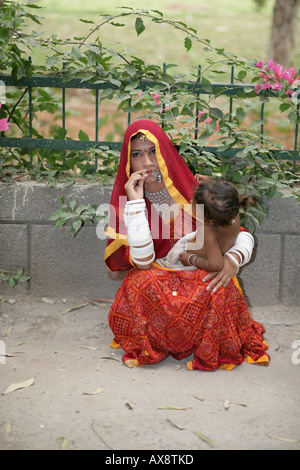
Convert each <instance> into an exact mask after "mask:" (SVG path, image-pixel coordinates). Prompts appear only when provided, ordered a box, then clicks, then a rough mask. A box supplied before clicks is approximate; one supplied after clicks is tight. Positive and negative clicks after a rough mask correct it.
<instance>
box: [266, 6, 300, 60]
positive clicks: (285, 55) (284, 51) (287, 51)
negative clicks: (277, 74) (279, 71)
mask: <svg viewBox="0 0 300 470" xmlns="http://www.w3.org/2000/svg"><path fill="white" fill-rule="evenodd" d="M299 5H300V0H276V2H275V6H274V12H273V25H272V34H271V41H270V51H269V58H270V59H273V60H274V62H278V63H279V64H281V65H284V66H285V67H290V66H292V65H293V64H292V61H293V50H294V38H295V30H296V25H297V13H298V7H299Z"/></svg>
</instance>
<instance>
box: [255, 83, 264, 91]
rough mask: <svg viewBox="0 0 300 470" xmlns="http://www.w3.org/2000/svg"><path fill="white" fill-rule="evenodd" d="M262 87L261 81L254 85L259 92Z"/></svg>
mask: <svg viewBox="0 0 300 470" xmlns="http://www.w3.org/2000/svg"><path fill="white" fill-rule="evenodd" d="M261 89H262V84H261V83H257V85H255V87H254V90H255V91H256V93H257V94H258V93H259V92H260V90H261Z"/></svg>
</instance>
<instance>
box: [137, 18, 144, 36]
mask: <svg viewBox="0 0 300 470" xmlns="http://www.w3.org/2000/svg"><path fill="white" fill-rule="evenodd" d="M145 29H146V28H145V25H144V22H143V20H142V18H140V17H138V18H137V19H136V20H135V30H136V33H137V35H138V36H139V35H140V34H142V32H143V31H145Z"/></svg>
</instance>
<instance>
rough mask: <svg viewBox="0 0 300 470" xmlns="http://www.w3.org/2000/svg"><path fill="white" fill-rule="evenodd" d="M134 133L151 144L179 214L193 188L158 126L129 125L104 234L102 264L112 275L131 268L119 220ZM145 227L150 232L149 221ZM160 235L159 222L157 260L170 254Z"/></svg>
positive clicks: (145, 122) (192, 181) (191, 179)
mask: <svg viewBox="0 0 300 470" xmlns="http://www.w3.org/2000/svg"><path fill="white" fill-rule="evenodd" d="M138 132H142V133H143V134H144V135H145V136H146V137H147V139H148V140H150V141H151V142H153V143H154V144H155V150H156V157H157V161H158V165H159V168H160V171H161V174H162V177H163V180H164V183H165V185H166V187H167V189H168V192H169V194H170V196H171V197H172V199H173V200H174V201H175V202H176V203H177V204H179V205H180V206H181V207H182V209H183V210H185V207H184V206H185V205H188V204H189V203H190V200H191V198H192V195H193V191H194V188H195V187H196V186H197V183H196V180H195V178H194V176H193V174H192V172H191V171H190V170H189V168H188V167H187V165H186V164H185V162H184V161H183V159H182V157H181V156H180V155H179V153H178V151H177V150H176V148H175V146H174V145H173V143H172V142H171V140H170V139H169V137H168V136H167V135H166V134H165V132H164V131H163V130H162V129H161V127H160V126H159V125H158V124H156V123H155V122H152V121H148V120H140V121H136V122H134V123H132V124H131V125H130V126H129V127H128V129H127V130H126V132H125V135H124V140H123V145H122V149H121V155H120V163H119V168H118V173H117V176H116V180H115V184H114V187H113V190H112V196H111V200H110V221H109V225H108V228H107V231H106V234H107V235H108V236H109V240H108V242H107V246H106V250H105V262H106V264H107V266H108V267H109V269H111V270H112V271H123V270H127V269H129V268H132V263H131V262H130V257H129V247H128V242H127V237H126V227H125V224H124V218H123V213H124V206H125V203H126V200H127V195H126V191H125V189H124V185H125V183H126V182H127V180H128V178H129V176H130V141H131V140H130V139H131V137H132V136H134V135H135V134H137V133H138ZM146 204H147V208H148V214H149V213H150V211H149V208H150V206H151V203H150V202H149V201H148V200H147V199H146ZM186 207H187V206H186ZM149 225H150V229H151V230H152V229H153V227H151V221H150V220H149ZM163 231H164V224H163V223H162V222H161V221H160V226H159V233H161V236H159V237H154V239H153V242H154V248H155V253H156V257H157V258H161V257H163V256H166V254H167V253H168V252H169V250H170V240H169V238H168V237H165V236H163Z"/></svg>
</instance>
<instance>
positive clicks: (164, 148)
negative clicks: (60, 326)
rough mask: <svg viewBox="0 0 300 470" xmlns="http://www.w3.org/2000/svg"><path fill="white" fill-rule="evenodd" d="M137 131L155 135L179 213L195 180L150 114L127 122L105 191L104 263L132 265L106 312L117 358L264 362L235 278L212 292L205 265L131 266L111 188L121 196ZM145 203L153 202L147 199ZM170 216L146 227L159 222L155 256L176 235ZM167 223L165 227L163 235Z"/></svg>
mask: <svg viewBox="0 0 300 470" xmlns="http://www.w3.org/2000/svg"><path fill="white" fill-rule="evenodd" d="M139 131H142V132H144V133H146V135H147V138H148V139H149V140H151V141H152V142H155V145H156V156H157V160H158V163H159V166H160V170H161V173H162V175H163V179H164V182H165V185H166V187H167V188H168V191H169V193H170V195H171V197H172V198H173V200H174V201H175V202H176V203H177V204H178V205H179V206H180V207H181V209H182V214H183V215H184V214H185V205H184V204H188V202H189V201H190V199H191V193H192V192H193V189H194V187H195V186H196V182H195V179H194V177H193V175H192V173H191V172H190V171H189V169H188V168H187V167H186V165H185V163H184V162H183V160H182V159H181V157H180V155H179V154H178V152H177V150H176V149H175V147H174V146H173V145H172V143H171V141H170V140H169V139H168V137H167V136H166V134H165V133H164V132H163V131H162V130H161V129H160V128H159V126H157V125H156V124H154V123H152V122H150V121H137V122H135V123H134V124H132V125H131V126H129V128H128V130H127V132H126V134H125V137H124V144H123V147H122V151H121V158H120V166H119V172H118V175H117V178H116V184H115V186H114V190H113V193H112V199H111V204H113V205H114V206H115V207H116V210H115V214H114V217H115V218H114V222H115V225H114V226H112V224H110V226H109V228H108V234H109V235H110V236H111V237H112V238H111V239H110V240H109V241H108V245H107V249H106V263H107V265H108V267H109V268H110V269H112V270H126V269H129V268H131V269H130V270H129V272H128V274H127V275H126V277H125V279H124V281H123V282H122V285H121V287H120V288H119V290H118V292H117V294H116V297H115V299H114V302H113V304H112V306H111V309H110V312H109V316H108V320H109V325H110V328H111V330H112V332H113V333H114V342H115V343H117V344H118V345H119V346H121V347H122V348H123V350H124V352H125V354H124V356H123V361H126V360H128V359H137V360H138V363H139V364H140V365H146V364H157V363H159V362H161V361H163V360H164V359H165V358H166V357H168V356H169V355H171V356H172V357H174V358H175V359H178V360H182V359H184V358H186V357H188V356H190V355H193V360H192V362H191V363H189V364H190V366H189V368H190V369H200V370H210V371H212V370H215V369H217V368H225V369H228V370H231V369H232V368H233V367H235V366H236V365H238V364H241V363H242V362H243V361H244V360H246V361H247V362H252V363H259V364H264V365H267V364H268V363H269V356H268V355H267V354H266V349H267V348H268V345H267V344H266V342H265V341H264V339H263V333H264V328H263V326H262V325H261V324H259V323H257V322H255V321H254V320H253V319H252V318H251V317H250V314H249V312H248V309H247V305H246V303H245V300H244V298H243V294H242V291H241V289H240V287H239V285H238V282H237V280H236V278H234V279H232V280H231V281H230V284H229V285H228V287H226V288H224V287H222V288H220V289H219V290H218V291H217V292H216V293H212V292H209V291H207V290H206V287H207V285H208V283H209V282H206V283H204V282H203V280H202V279H203V278H204V277H205V276H206V275H207V272H206V271H204V270H202V269H197V270H195V271H187V270H182V271H180V270H171V269H164V268H161V267H160V266H158V265H157V264H155V263H154V265H153V267H152V268H151V269H149V270H139V269H137V268H134V267H133V263H132V262H131V260H130V255H129V247H128V243H127V239H126V229H125V226H124V222H123V208H124V205H123V206H122V205H120V204H118V196H120V195H122V196H124V184H125V182H126V181H127V179H128V176H129V172H130V167H129V154H130V138H131V136H132V135H134V134H136V133H137V132H139ZM124 200H125V201H126V198H125V199H124ZM146 203H147V207H148V209H152V208H151V207H150V206H151V204H150V202H149V201H146ZM116 214H117V217H116ZM176 220H177V221H178V217H177V218H175V219H174V220H173V221H171V223H170V226H171V229H170V226H169V224H168V226H166V225H165V224H164V223H162V221H160V222H161V223H160V226H159V227H158V228H157V227H151V225H150V227H151V231H154V229H155V230H156V232H155V233H157V230H159V234H160V236H159V237H157V238H155V237H154V246H155V252H156V257H157V258H159V257H163V256H165V255H166V254H167V253H168V251H169V250H170V248H171V246H172V245H173V244H174V243H175V242H176V241H177V239H178V238H180V237H181V236H182V234H181V235H180V237H179V236H176V237H175V236H174V233H177V232H176ZM149 223H150V219H149ZM166 229H169V236H168V237H166V236H165V234H166V233H167V232H166Z"/></svg>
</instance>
